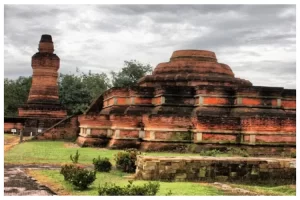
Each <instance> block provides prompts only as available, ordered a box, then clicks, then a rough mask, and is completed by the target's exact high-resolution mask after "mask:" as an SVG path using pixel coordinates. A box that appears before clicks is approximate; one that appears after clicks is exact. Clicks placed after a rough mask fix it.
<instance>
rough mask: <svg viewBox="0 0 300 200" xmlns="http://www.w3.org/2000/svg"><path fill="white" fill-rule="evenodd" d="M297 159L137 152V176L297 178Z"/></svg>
mask: <svg viewBox="0 0 300 200" xmlns="http://www.w3.org/2000/svg"><path fill="white" fill-rule="evenodd" d="M295 163H296V159H279V158H278V159H276V158H272V159H270V158H243V157H226V158H225V157H224V158H223V157H201V156H198V157H196V156H194V157H192V156H184V157H183V156H181V157H162V156H159V157H151V156H138V158H137V162H136V164H137V169H136V173H135V178H136V179H142V180H164V181H166V180H168V181H199V180H202V181H211V180H215V181H228V180H230V181H234V180H242V181H245V180H250V179H251V180H253V179H255V180H259V179H261V180H268V179H272V180H275V179H277V180H283V179H286V180H290V181H292V182H295V181H296V167H295Z"/></svg>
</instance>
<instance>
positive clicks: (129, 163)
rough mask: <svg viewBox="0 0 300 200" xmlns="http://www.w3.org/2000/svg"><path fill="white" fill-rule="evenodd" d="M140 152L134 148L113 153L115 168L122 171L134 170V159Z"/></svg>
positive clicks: (130, 171)
mask: <svg viewBox="0 0 300 200" xmlns="http://www.w3.org/2000/svg"><path fill="white" fill-rule="evenodd" d="M140 154H141V152H139V151H137V150H136V149H127V150H125V151H124V152H118V153H117V154H116V155H115V161H116V167H117V169H119V170H121V171H123V172H129V173H132V172H135V169H136V165H135V161H136V159H137V155H140Z"/></svg>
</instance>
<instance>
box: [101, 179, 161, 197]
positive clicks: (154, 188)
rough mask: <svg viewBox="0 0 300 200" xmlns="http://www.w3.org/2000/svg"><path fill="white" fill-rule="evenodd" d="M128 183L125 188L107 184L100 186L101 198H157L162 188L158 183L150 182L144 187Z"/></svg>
mask: <svg viewBox="0 0 300 200" xmlns="http://www.w3.org/2000/svg"><path fill="white" fill-rule="evenodd" d="M128 182H129V184H128V185H126V186H124V187H120V186H117V185H115V184H109V183H105V184H104V185H103V186H102V185H100V186H99V188H98V194H99V195H100V196H155V195H156V193H157V192H158V191H159V188H160V185H159V183H158V182H148V183H146V184H144V185H142V186H137V185H133V184H132V183H133V182H132V181H128Z"/></svg>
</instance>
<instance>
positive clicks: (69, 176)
mask: <svg viewBox="0 0 300 200" xmlns="http://www.w3.org/2000/svg"><path fill="white" fill-rule="evenodd" d="M60 173H61V174H62V175H63V176H64V179H65V181H68V182H70V183H72V184H73V185H74V186H75V187H77V188H79V189H81V190H84V189H86V188H87V187H88V186H89V185H90V184H92V183H93V182H94V181H95V180H96V171H89V170H87V169H84V168H81V167H78V166H76V165H73V164H71V165H64V166H62V167H61V170H60Z"/></svg>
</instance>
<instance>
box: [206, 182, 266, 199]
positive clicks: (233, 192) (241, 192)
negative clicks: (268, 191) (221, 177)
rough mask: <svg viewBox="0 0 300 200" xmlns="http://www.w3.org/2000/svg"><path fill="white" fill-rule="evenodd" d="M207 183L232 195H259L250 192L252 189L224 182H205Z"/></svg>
mask: <svg viewBox="0 0 300 200" xmlns="http://www.w3.org/2000/svg"><path fill="white" fill-rule="evenodd" d="M207 185H210V186H213V187H216V188H218V189H220V190H222V191H224V192H225V194H226V195H234V196H258V195H261V194H258V193H256V192H252V191H249V190H245V189H242V188H237V187H232V186H230V185H228V184H225V183H219V182H214V183H207Z"/></svg>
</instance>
